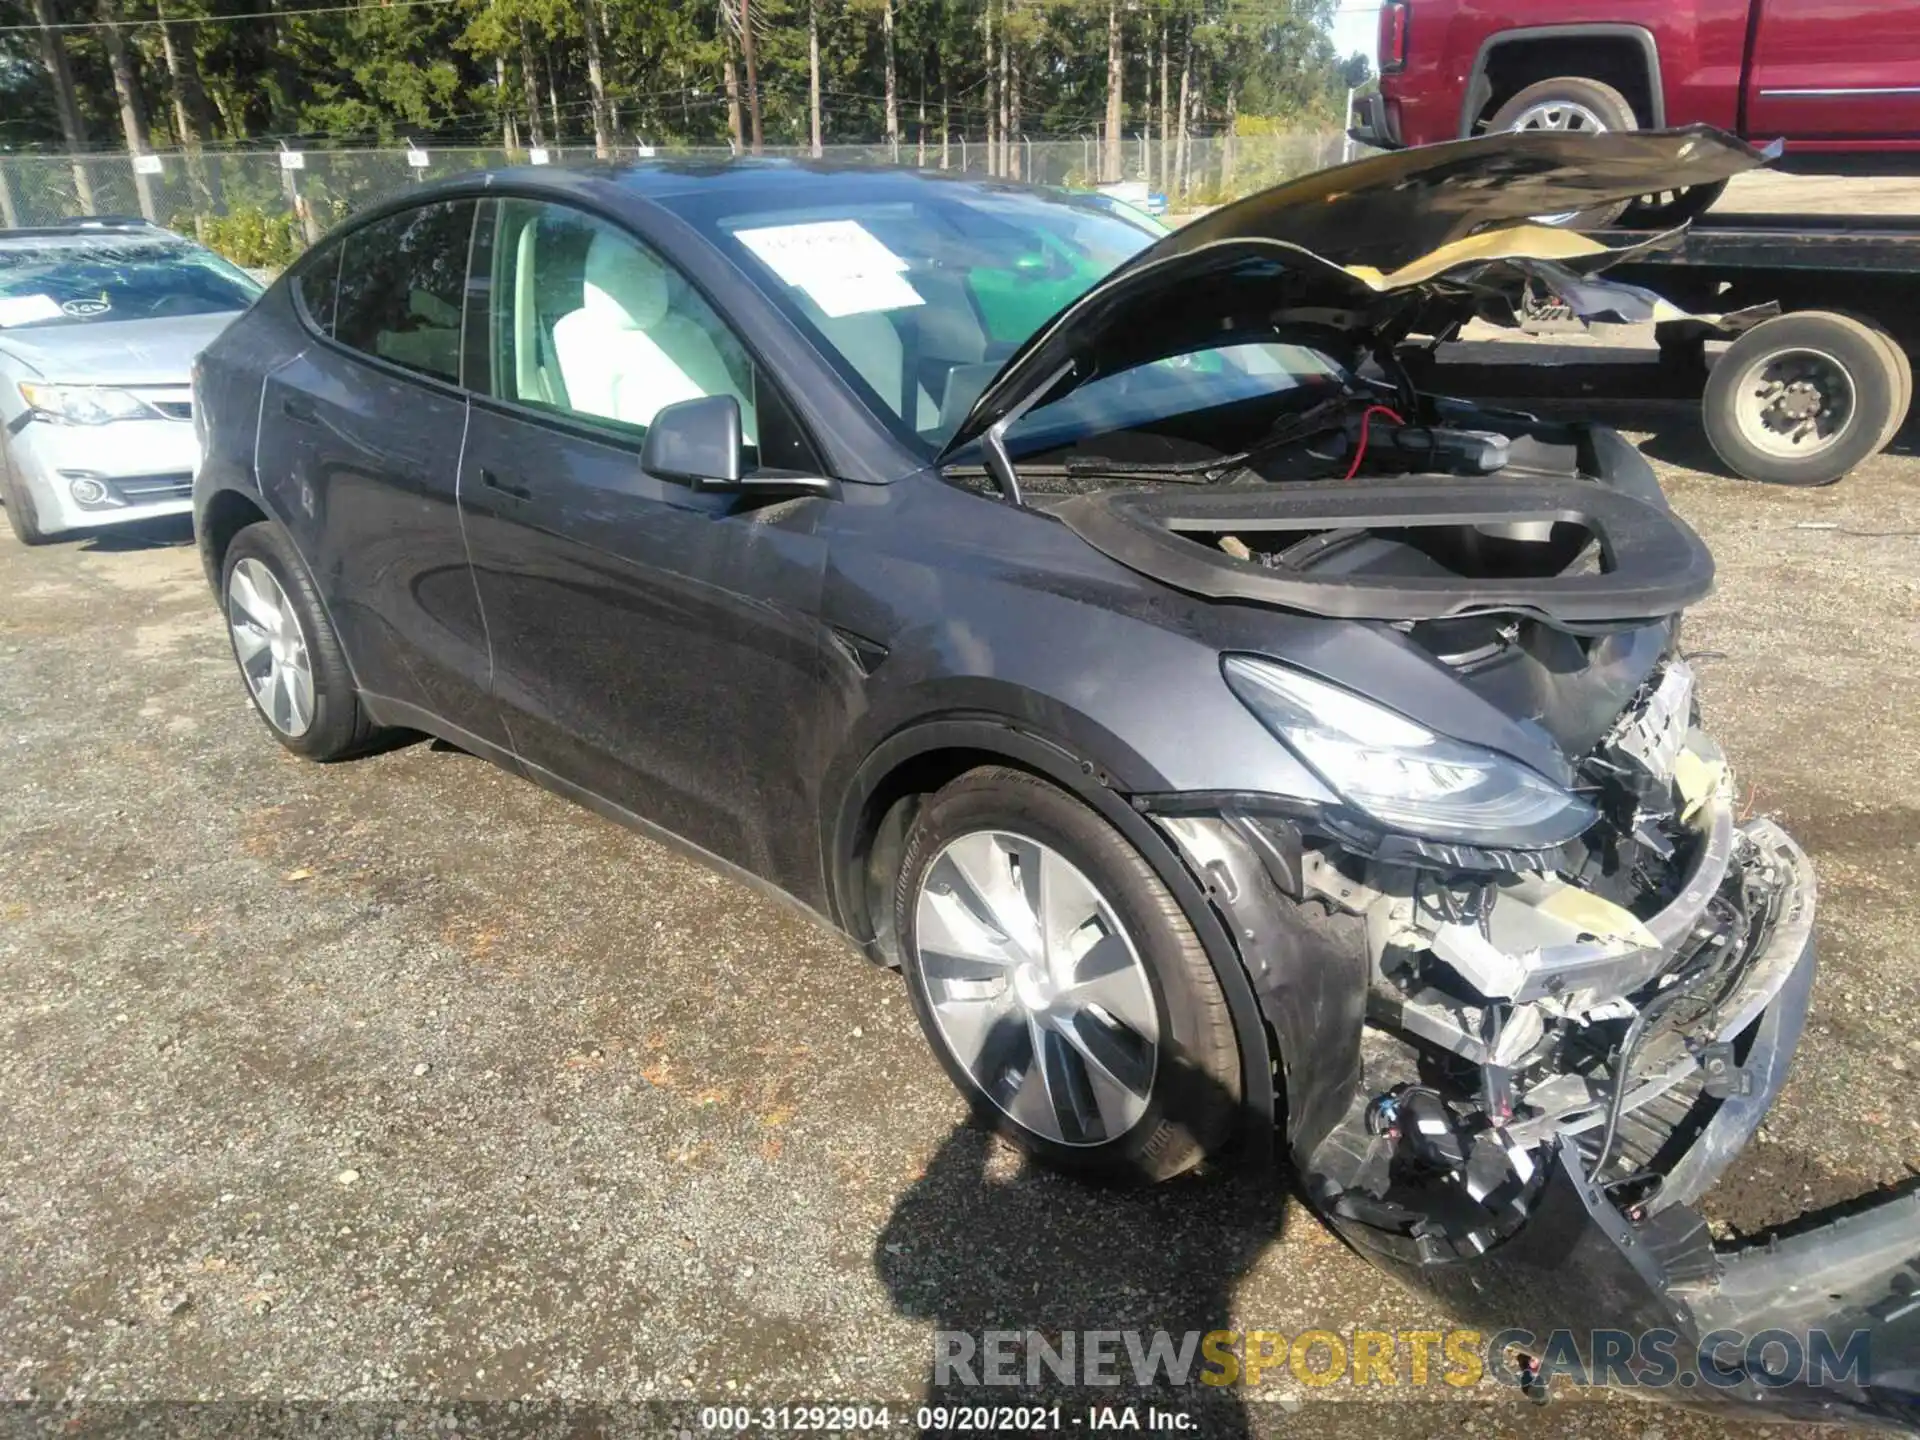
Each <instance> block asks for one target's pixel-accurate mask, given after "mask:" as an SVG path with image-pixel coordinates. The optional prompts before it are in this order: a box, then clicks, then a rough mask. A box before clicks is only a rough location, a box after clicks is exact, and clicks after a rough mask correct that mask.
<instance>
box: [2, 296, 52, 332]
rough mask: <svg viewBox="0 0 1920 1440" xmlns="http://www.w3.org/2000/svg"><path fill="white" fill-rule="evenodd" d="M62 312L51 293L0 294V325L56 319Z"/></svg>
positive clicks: (28, 323)
mask: <svg viewBox="0 0 1920 1440" xmlns="http://www.w3.org/2000/svg"><path fill="white" fill-rule="evenodd" d="M63 313H64V312H63V311H62V310H61V309H60V302H59V301H58V300H55V299H54V298H53V297H52V296H51V295H0V326H3V325H31V324H33V323H34V322H35V321H38V320H58V319H60V318H61V316H62V314H63Z"/></svg>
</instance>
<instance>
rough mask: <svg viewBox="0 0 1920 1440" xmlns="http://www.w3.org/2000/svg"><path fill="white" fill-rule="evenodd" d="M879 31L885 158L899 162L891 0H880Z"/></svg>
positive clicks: (897, 100) (897, 97)
mask: <svg viewBox="0 0 1920 1440" xmlns="http://www.w3.org/2000/svg"><path fill="white" fill-rule="evenodd" d="M880 5H881V10H880V31H881V35H882V38H883V41H884V48H885V50H886V61H887V85H886V90H887V159H888V161H889V162H891V163H892V164H895V165H898V164H899V163H900V93H899V91H900V87H899V83H898V81H897V80H896V78H895V74H894V64H893V0H880Z"/></svg>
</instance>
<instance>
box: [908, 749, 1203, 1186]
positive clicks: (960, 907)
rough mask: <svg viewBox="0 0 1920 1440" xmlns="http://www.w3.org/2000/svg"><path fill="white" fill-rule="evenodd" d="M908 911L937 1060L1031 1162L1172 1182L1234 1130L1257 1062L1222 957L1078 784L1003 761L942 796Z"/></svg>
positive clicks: (913, 981) (911, 966) (922, 847)
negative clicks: (1239, 1033)
mask: <svg viewBox="0 0 1920 1440" xmlns="http://www.w3.org/2000/svg"><path fill="white" fill-rule="evenodd" d="M894 919H895V924H896V926H897V931H896V933H897V934H899V935H900V936H901V938H902V942H903V944H902V950H903V957H904V961H905V964H904V967H903V968H904V969H905V971H906V977H907V982H908V987H909V991H910V993H911V995H912V998H913V1005H914V1010H915V1012H916V1013H917V1015H918V1016H919V1019H920V1024H921V1028H922V1029H923V1030H924V1031H925V1032H926V1035H927V1039H928V1041H929V1042H930V1043H931V1045H932V1046H933V1049H934V1052H935V1053H936V1054H937V1055H938V1056H939V1058H940V1061H941V1063H942V1064H943V1065H944V1066H945V1067H946V1070H947V1073H948V1074H949V1075H950V1076H951V1077H952V1079H953V1082H954V1083H955V1084H956V1085H957V1086H959V1088H960V1089H961V1091H962V1092H963V1093H964V1094H966V1095H967V1097H968V1098H969V1100H971V1101H972V1103H973V1105H974V1108H975V1111H976V1113H977V1114H978V1115H979V1116H981V1117H982V1119H984V1120H985V1121H986V1122H987V1123H990V1124H991V1125H993V1126H994V1127H995V1128H996V1129H998V1130H999V1131H1000V1132H1001V1133H1002V1134H1005V1135H1007V1136H1009V1137H1010V1138H1012V1139H1013V1140H1014V1141H1016V1142H1017V1143H1018V1144H1020V1145H1021V1146H1022V1147H1023V1148H1025V1149H1026V1150H1027V1151H1029V1152H1030V1153H1031V1154H1033V1155H1035V1156H1036V1157H1038V1158H1039V1159H1041V1160H1043V1161H1045V1162H1047V1163H1048V1164H1051V1165H1053V1166H1056V1167H1058V1168H1060V1169H1064V1170H1068V1171H1072V1172H1076V1173H1080V1174H1085V1175H1089V1176H1096V1177H1100V1178H1105V1179H1117V1180H1160V1179H1165V1178H1167V1177H1169V1176H1172V1175H1177V1174H1179V1173H1180V1172H1181V1171H1183V1170H1186V1169H1188V1168H1190V1167H1191V1166H1193V1165H1194V1164H1196V1163H1198V1162H1199V1161H1200V1160H1201V1159H1202V1158H1203V1157H1204V1156H1206V1155H1207V1154H1209V1153H1212V1152H1214V1151H1216V1150H1218V1149H1219V1148H1220V1147H1221V1146H1222V1145H1223V1144H1224V1143H1225V1142H1226V1141H1227V1140H1228V1138H1229V1137H1230V1136H1231V1134H1232V1131H1233V1126H1234V1119H1235V1115H1236V1112H1237V1109H1238V1105H1239V1099H1240V1053H1239V1046H1238V1043H1237V1041H1236V1039H1235V1036H1234V1031H1233V1023H1232V1021H1231V1019H1230V1018H1229V1016H1228V1014H1227V1006H1226V998H1225V996H1224V995H1223V994H1222V992H1221V989H1220V985H1219V981H1218V980H1217V979H1216V978H1215V976H1214V974H1213V969H1212V966H1211V964H1210V963H1209V962H1208V960H1207V956H1206V952H1205V950H1204V949H1203V948H1202V946H1201V944H1200V941H1199V938H1198V937H1197V936H1196V935H1195V934H1194V932H1193V929H1192V927H1191V926H1190V925H1188V924H1187V921H1186V917H1185V916H1184V915H1183V914H1182V913H1181V910H1180V907H1179V905H1178V903H1177V902H1176V901H1175V900H1174V898H1173V896H1172V895H1171V894H1170V893H1169V892H1168V891H1167V889H1166V887H1165V886H1164V885H1163V884H1161V882H1160V880H1159V877H1158V876H1156V875H1155V874H1154V873H1153V870H1152V868H1151V867H1150V866H1149V865H1148V864H1147V862H1146V861H1145V860H1144V859H1142V858H1141V856H1140V855H1139V853H1138V852H1137V851H1135V850H1134V848H1133V847H1132V846H1131V845H1130V844H1129V843H1128V842H1127V841H1126V839H1125V838H1124V837H1122V836H1121V835H1120V834H1119V833H1118V832H1116V831H1115V830H1114V829H1113V828H1112V827H1111V826H1109V825H1108V824H1107V823H1106V822H1105V821H1104V820H1102V819H1101V818H1100V817H1099V816H1098V815H1096V814H1094V813H1093V812H1092V811H1091V810H1089V809H1088V808H1087V807H1086V806H1084V805H1082V804H1081V803H1080V802H1079V801H1077V800H1075V799H1074V798H1073V797H1071V796H1070V795H1068V794H1066V793H1065V792H1064V791H1062V790H1060V789H1058V788H1056V787H1055V786H1053V785H1050V784H1048V783H1047V782H1046V781H1044V780H1040V779H1038V778H1036V777H1034V776H1032V775H1028V774H1026V773H1025V772H1023V771H1017V770H1011V769H1002V768H998V767H989V768H985V769H980V770H975V771H972V772H970V773H969V774H967V775H964V776H962V777H961V778H960V779H958V780H956V781H954V782H953V783H952V784H950V785H948V786H947V787H946V788H945V789H943V790H941V791H940V792H939V793H938V794H937V795H935V796H934V797H933V798H932V800H930V801H929V802H928V803H927V804H926V806H925V807H924V808H923V809H922V810H921V812H920V815H919V817H918V818H917V820H916V821H915V823H914V827H913V831H912V833H911V834H910V835H909V837H908V841H907V849H906V855H905V858H904V860H903V861H902V864H901V869H900V874H899V878H898V883H897V884H896V886H895V894H894Z"/></svg>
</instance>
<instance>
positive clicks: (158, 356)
mask: <svg viewBox="0 0 1920 1440" xmlns="http://www.w3.org/2000/svg"><path fill="white" fill-rule="evenodd" d="M239 316H240V312H239V311H237V310H236V311H233V312H231V313H229V314H217V315H179V316H168V317H164V318H162V319H158V320H115V321H100V320H87V321H82V322H78V323H75V324H71V325H36V326H34V327H32V328H31V329H20V330H4V331H0V354H3V355H9V356H12V357H14V358H15V359H18V360H22V361H25V362H26V363H27V364H28V365H31V366H32V367H33V368H34V370H35V371H37V372H38V373H39V375H40V377H41V378H42V379H43V380H48V381H51V382H54V383H56V384H67V385H185V384H186V383H187V381H188V379H189V378H190V371H191V370H192V367H193V357H194V356H196V355H198V354H199V353H200V352H201V351H202V350H204V349H206V348H207V346H209V345H211V344H212V343H213V341H214V337H215V336H217V335H218V334H219V333H220V332H221V331H222V330H224V329H226V328H227V326H229V325H231V324H232V323H233V322H234V321H235V320H236V319H238V318H239Z"/></svg>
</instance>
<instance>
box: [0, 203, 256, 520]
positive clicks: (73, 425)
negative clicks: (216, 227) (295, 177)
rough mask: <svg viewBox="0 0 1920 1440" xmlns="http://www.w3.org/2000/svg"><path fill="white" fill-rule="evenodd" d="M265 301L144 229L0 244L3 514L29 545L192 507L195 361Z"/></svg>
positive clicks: (219, 263)
mask: <svg viewBox="0 0 1920 1440" xmlns="http://www.w3.org/2000/svg"><path fill="white" fill-rule="evenodd" d="M259 293H260V287H259V285H258V284H256V283H255V282H254V281H253V280H252V279H251V278H250V277H249V276H248V275H247V274H246V272H244V271H242V270H239V269H237V268H236V267H234V266H232V265H230V264H228V263H227V262H226V261H225V260H222V259H221V258H220V257H219V256H218V255H215V254H214V253H213V252H212V251H211V250H208V249H206V248H204V247H202V246H200V245H196V244H194V243H193V242H192V241H190V240H186V239H184V238H182V237H181V236H178V235H175V234H173V233H172V232H170V231H167V230H163V229H161V228H160V227H158V226H156V225H150V224H147V223H145V222H143V221H138V220H115V219H102V220H91V219H90V220H75V221H69V222H66V223H64V224H61V225H57V226H50V227H47V228H43V229H32V230H0V501H4V502H5V505H6V511H7V519H8V521H9V522H11V524H12V526H13V533H14V534H15V535H17V536H18V537H19V538H20V539H21V541H22V542H24V543H25V544H28V545H37V544H39V543H41V542H42V541H44V540H46V539H48V538H50V537H51V536H53V535H56V534H58V533H60V532H62V531H67V530H76V529H91V528H93V527H95V526H101V525H113V524H120V523H123V522H126V521H132V520H145V519H150V518H153V517H156V516H161V515H176V514H186V513H187V512H188V511H190V510H191V509H192V506H193V472H194V470H195V468H196V467H197V466H198V464H199V454H200V452H199V445H198V443H197V441H196V440H195V438H194V426H193V396H192V391H191V389H190V388H189V386H190V380H191V376H190V371H191V368H192V365H193V359H194V357H195V356H196V355H198V354H199V353H200V351H201V350H203V349H205V348H206V346H207V343H208V342H209V341H211V340H212V339H213V338H214V336H216V335H218V334H219V333H220V331H221V330H223V329H225V328H226V326H227V324H228V323H229V322H230V321H232V320H233V318H234V317H235V316H236V315H238V314H239V313H240V312H241V311H243V310H245V309H246V308H247V306H249V305H251V304H252V303H253V300H254V297H255V296H257V295H258V294H259Z"/></svg>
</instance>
